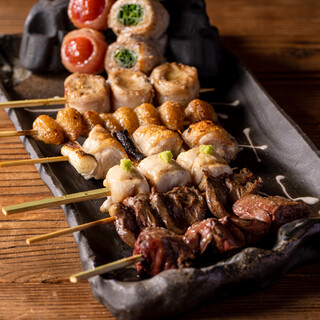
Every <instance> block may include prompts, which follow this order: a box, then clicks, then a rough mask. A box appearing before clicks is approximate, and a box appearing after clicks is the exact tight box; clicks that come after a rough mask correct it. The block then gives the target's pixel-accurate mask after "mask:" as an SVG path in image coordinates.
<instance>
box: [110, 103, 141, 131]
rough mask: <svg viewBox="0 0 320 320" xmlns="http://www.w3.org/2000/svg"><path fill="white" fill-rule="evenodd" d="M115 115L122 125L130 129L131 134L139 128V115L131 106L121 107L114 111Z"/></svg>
mask: <svg viewBox="0 0 320 320" xmlns="http://www.w3.org/2000/svg"><path fill="white" fill-rule="evenodd" d="M113 117H114V118H115V119H116V120H117V121H118V123H119V124H120V125H121V127H122V128H123V129H126V130H128V132H129V133H130V134H132V133H133V132H134V131H135V130H136V129H138V128H139V120H138V117H137V115H136V113H135V112H134V111H133V110H132V109H131V108H128V107H121V108H119V109H117V110H116V111H115V112H114V113H113ZM123 129H122V130H123Z"/></svg>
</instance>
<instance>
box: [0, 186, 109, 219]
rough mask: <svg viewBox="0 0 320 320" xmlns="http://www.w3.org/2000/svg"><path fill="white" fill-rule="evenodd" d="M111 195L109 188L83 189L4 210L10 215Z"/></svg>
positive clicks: (6, 207)
mask: <svg viewBox="0 0 320 320" xmlns="http://www.w3.org/2000/svg"><path fill="white" fill-rule="evenodd" d="M108 195H110V191H109V190H108V189H107V188H100V189H95V190H89V191H83V192H78V193H72V194H68V195H65V196H61V197H53V198H47V199H41V200H35V201H30V202H25V203H19V204H14V205H10V206H5V207H2V212H3V213H4V214H5V215H6V216H8V215H10V214H14V213H19V212H25V211H32V210H37V209H43V208H51V207H55V206H61V205H63V204H69V203H75V202H81V201H87V200H92V199H100V198H104V197H107V196H108Z"/></svg>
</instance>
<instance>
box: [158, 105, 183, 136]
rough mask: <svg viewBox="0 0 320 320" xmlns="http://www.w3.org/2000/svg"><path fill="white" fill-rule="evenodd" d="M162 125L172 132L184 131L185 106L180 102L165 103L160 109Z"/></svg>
mask: <svg viewBox="0 0 320 320" xmlns="http://www.w3.org/2000/svg"><path fill="white" fill-rule="evenodd" d="M158 112H159V114H160V117H161V121H162V123H163V124H164V125H165V126H166V127H167V128H168V129H170V130H174V131H180V132H182V131H183V128H184V106H183V105H181V104H180V103H178V102H173V101H165V102H164V103H162V105H161V106H160V107H159V108H158Z"/></svg>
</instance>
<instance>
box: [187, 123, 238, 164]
mask: <svg viewBox="0 0 320 320" xmlns="http://www.w3.org/2000/svg"><path fill="white" fill-rule="evenodd" d="M182 137H183V140H184V141H185V142H186V143H187V145H188V146H189V147H190V148H195V147H198V146H200V145H211V146H212V147H213V148H214V150H215V151H216V152H217V153H218V154H220V156H221V157H222V158H224V159H225V160H226V161H227V162H228V163H229V162H230V161H231V160H233V159H234V158H235V157H236V155H237V152H238V143H237V141H236V139H235V138H234V137H233V136H232V135H231V134H230V133H228V132H227V131H226V130H225V129H224V128H222V126H220V125H219V124H216V123H213V122H212V121H208V120H204V121H201V122H197V123H194V124H191V125H190V126H189V128H188V129H186V130H185V131H184V132H183V134H182Z"/></svg>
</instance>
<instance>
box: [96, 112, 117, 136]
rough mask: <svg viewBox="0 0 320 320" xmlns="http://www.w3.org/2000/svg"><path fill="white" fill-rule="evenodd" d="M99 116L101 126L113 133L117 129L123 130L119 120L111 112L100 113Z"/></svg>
mask: <svg viewBox="0 0 320 320" xmlns="http://www.w3.org/2000/svg"><path fill="white" fill-rule="evenodd" d="M99 118H100V119H101V120H102V123H103V125H102V126H103V127H104V128H105V129H107V130H108V132H109V133H111V134H113V133H115V132H117V131H120V130H123V128H122V126H121V124H120V123H119V121H118V120H117V119H116V118H115V117H114V116H113V114H112V113H100V114H99Z"/></svg>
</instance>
